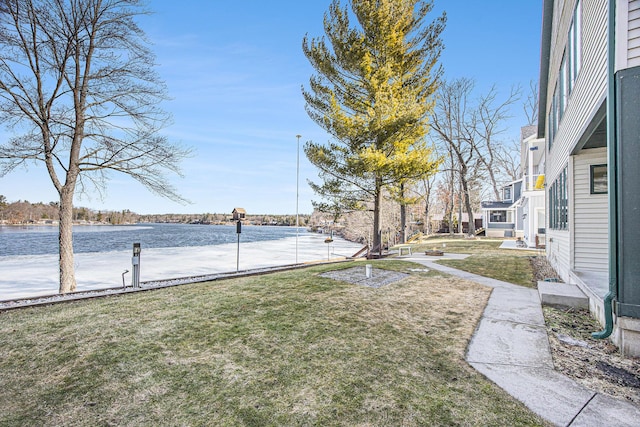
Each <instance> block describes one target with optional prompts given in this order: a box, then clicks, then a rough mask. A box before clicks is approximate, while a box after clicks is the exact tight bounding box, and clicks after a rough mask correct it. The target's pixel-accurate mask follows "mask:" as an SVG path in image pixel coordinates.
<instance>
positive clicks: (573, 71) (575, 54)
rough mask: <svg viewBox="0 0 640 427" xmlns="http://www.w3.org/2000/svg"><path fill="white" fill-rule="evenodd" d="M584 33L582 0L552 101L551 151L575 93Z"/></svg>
mask: <svg viewBox="0 0 640 427" xmlns="http://www.w3.org/2000/svg"><path fill="white" fill-rule="evenodd" d="M581 31H582V6H581V2H580V0H578V2H577V3H576V8H575V9H574V10H573V18H572V20H571V25H570V26H569V35H568V38H567V46H566V48H565V50H564V54H563V55H562V61H561V62H560V70H559V73H558V80H557V82H556V86H555V89H554V91H553V98H552V100H551V109H550V111H549V120H548V123H547V126H548V129H549V131H548V132H547V136H548V139H549V149H551V146H552V145H553V139H554V137H555V136H556V132H557V131H558V125H559V124H560V120H561V119H562V116H563V115H564V112H565V110H566V108H567V104H568V103H569V95H571V92H572V91H573V87H574V86H575V81H576V78H577V77H578V73H579V72H580V68H581V65H582V39H581V36H580V32H581Z"/></svg>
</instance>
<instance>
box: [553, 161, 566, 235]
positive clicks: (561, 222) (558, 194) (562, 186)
mask: <svg viewBox="0 0 640 427" xmlns="http://www.w3.org/2000/svg"><path fill="white" fill-rule="evenodd" d="M568 226H569V193H568V191H567V167H566V166H565V168H564V169H563V170H562V172H560V175H558V177H557V178H556V180H555V181H554V182H553V184H551V187H550V188H549V228H551V229H553V230H567V229H568Z"/></svg>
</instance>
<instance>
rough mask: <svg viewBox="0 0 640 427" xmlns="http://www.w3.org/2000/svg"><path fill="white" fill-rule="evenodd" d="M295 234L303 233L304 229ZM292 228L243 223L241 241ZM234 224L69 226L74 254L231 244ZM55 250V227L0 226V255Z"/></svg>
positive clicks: (281, 235)
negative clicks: (133, 247) (70, 227)
mask: <svg viewBox="0 0 640 427" xmlns="http://www.w3.org/2000/svg"><path fill="white" fill-rule="evenodd" d="M299 230H300V231H299V233H302V234H304V233H306V231H305V229H304V228H300V229H299ZM295 235H296V228H295V227H270V226H243V227H242V230H241V233H240V241H241V242H263V241H267V240H279V239H285V238H287V237H295ZM237 240H238V235H237V234H236V227H235V224H234V225H233V226H231V225H192V224H140V225H122V226H111V225H89V226H86V225H79V226H74V228H73V251H74V253H89V252H110V251H118V250H126V249H130V248H132V245H133V243H134V242H138V243H140V244H141V247H142V248H143V250H144V249H145V248H147V249H149V248H172V247H187V246H211V245H221V244H225V243H235V242H237ZM57 253H58V227H56V226H24V227H15V226H11V227H7V226H4V227H3V226H0V256H12V255H44V254H57Z"/></svg>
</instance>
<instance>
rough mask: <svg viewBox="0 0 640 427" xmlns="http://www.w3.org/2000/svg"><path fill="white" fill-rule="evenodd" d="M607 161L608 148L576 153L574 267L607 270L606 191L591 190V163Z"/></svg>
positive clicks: (607, 210)
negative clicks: (601, 192) (604, 192)
mask: <svg viewBox="0 0 640 427" xmlns="http://www.w3.org/2000/svg"><path fill="white" fill-rule="evenodd" d="M606 163H607V150H606V148H597V149H592V150H583V151H582V152H581V153H580V154H579V155H577V156H574V162H573V165H574V168H573V182H574V188H573V192H574V206H575V208H574V210H573V212H574V213H573V223H574V228H573V247H574V251H573V257H574V260H573V268H574V269H575V270H578V271H600V272H607V271H608V249H609V246H608V245H609V228H608V219H609V208H608V195H607V194H591V181H590V178H591V165H601V164H606Z"/></svg>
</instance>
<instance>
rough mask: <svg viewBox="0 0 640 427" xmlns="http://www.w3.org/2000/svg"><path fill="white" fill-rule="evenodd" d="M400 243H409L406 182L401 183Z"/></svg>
mask: <svg viewBox="0 0 640 427" xmlns="http://www.w3.org/2000/svg"><path fill="white" fill-rule="evenodd" d="M400 233H401V234H400V243H403V244H404V243H407V205H406V203H405V202H404V184H400Z"/></svg>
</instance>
